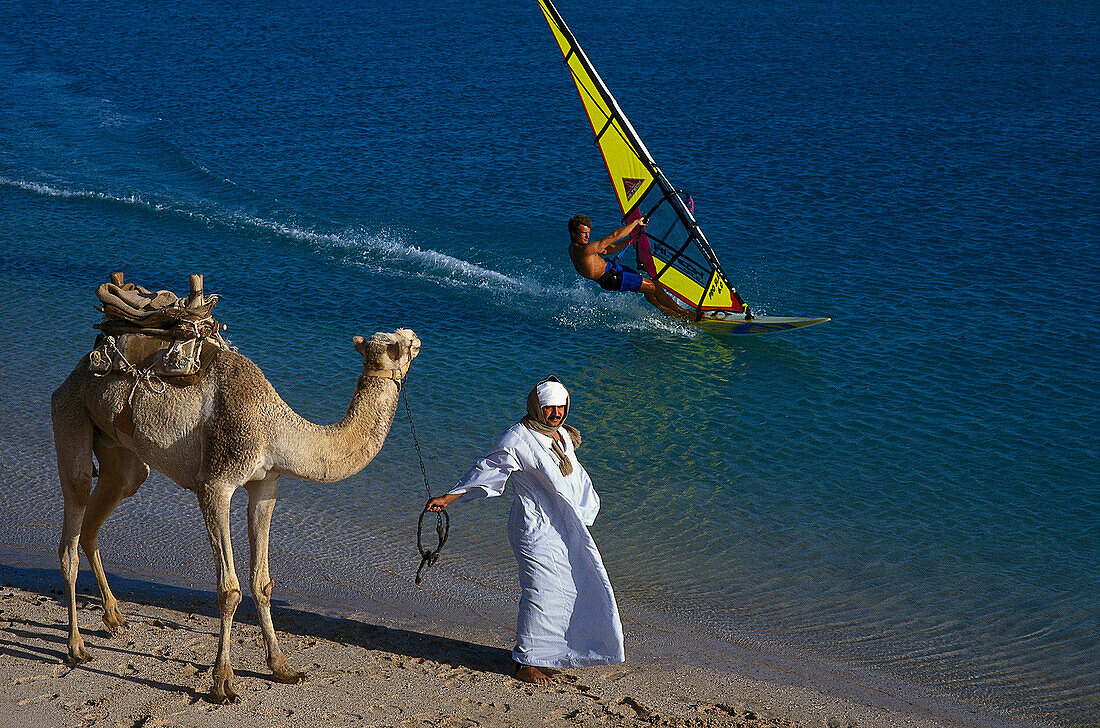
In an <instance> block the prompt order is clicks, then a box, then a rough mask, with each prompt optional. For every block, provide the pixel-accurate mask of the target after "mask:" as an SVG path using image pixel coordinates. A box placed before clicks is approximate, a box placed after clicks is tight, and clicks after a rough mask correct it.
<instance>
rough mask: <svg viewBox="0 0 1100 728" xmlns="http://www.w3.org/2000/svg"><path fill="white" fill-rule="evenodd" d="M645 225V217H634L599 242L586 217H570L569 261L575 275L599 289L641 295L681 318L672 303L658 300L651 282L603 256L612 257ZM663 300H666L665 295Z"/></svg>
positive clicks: (634, 271) (657, 294) (657, 292)
mask: <svg viewBox="0 0 1100 728" xmlns="http://www.w3.org/2000/svg"><path fill="white" fill-rule="evenodd" d="M645 224H646V219H645V218H644V217H639V218H635V219H634V220H632V221H630V222H628V223H627V224H626V225H623V226H622V227H620V228H617V229H616V230H614V231H612V232H611V234H610V235H607V236H605V237H602V238H600V239H599V240H591V239H590V236H591V234H592V220H590V219H589V218H588V216H587V215H574V216H573V217H571V218H569V259H570V260H572V261H573V267H574V268H576V269H577V273H579V274H581V275H582V276H584V277H585V278H588V279H589V280H593V281H596V283H598V284H600V287H601V288H603V289H605V290H608V291H637V292H641V294H642V295H643V296H645V297H646V300H647V301H649V302H650V303H651V304H653V305H654V306H656V307H657V308H659V309H660V310H661V311H663V312H664V313H665V314H666V315H670V316H682V315H684V313H683V312H682V311H680V310H679V309H678V307H675V306H674V305H673V304H672V303H671V301H668V302H666V301H661V300H660V299H659V294H660V293H661V292H660V291H659V290H658V288H657V286H656V285H655V284H654V283H653V281H652V280H650V279H649V278H646V277H645V276H644V275H642V274H641V273H639V272H638V271H636V270H634V269H633V268H630V267H629V266H625V265H622V264H620V263H619V262H618V261H615V260H607V259H606V258H604V257H603V256H605V255H615V254H616V253H618V252H619V251H621V250H622V249H623V248H625V247H626V246H627V245H630V240H631V238H632V236H633V235H634V232H635V230H637V229H638V228H640V227H644V226H645ZM664 297H665V298H667V296H664Z"/></svg>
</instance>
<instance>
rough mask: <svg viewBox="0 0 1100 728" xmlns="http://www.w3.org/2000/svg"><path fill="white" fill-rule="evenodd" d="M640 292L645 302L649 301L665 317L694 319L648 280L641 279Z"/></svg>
mask: <svg viewBox="0 0 1100 728" xmlns="http://www.w3.org/2000/svg"><path fill="white" fill-rule="evenodd" d="M640 290H641V292H642V295H643V296H645V300H647V301H649V303H650V304H651V305H652V306H653V307H654V308H656V309H657V310H658V311H660V312H661V313H663V314H664V315H665V316H668V317H669V318H682V319H693V318H695V317H694V316H693V315H692V314H691V313H690V312H688V311H685V310H684V309H682V308H680V307H679V306H677V305H676V302H675V301H673V300H672V297H671V296H669V295H668V294H667V293H665V292H664V290H662V289H660V288H658V287H657V286H656V284H654V283H653V281H651V280H650V279H648V278H643V279H642V287H641V289H640Z"/></svg>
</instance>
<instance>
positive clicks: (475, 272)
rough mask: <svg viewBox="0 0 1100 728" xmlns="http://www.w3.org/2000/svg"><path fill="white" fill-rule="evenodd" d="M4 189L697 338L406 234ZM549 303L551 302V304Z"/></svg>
mask: <svg viewBox="0 0 1100 728" xmlns="http://www.w3.org/2000/svg"><path fill="white" fill-rule="evenodd" d="M0 187H8V188H12V189H16V190H20V191H23V192H28V193H31V194H36V195H42V196H46V197H55V198H60V199H75V200H89V201H93V202H100V203H108V204H113V205H128V206H133V207H136V208H139V209H141V210H144V211H146V212H151V213H155V214H164V215H171V216H175V217H179V218H181V219H184V220H188V221H191V222H198V223H200V224H203V225H207V226H211V227H221V228H224V229H227V230H234V231H241V230H244V231H248V230H251V231H254V232H259V233H263V234H266V235H273V236H276V237H279V238H283V239H285V240H288V241H294V242H296V243H303V244H305V245H307V246H309V247H310V248H311V249H312V250H313V251H314V252H315V253H316V254H318V255H320V256H324V257H329V258H331V259H334V260H335V261H336V262H339V263H342V264H344V265H353V266H357V267H360V268H365V269H367V270H370V271H372V272H375V273H377V274H379V275H385V276H392V277H397V278H414V279H417V280H420V281H425V282H429V283H431V284H433V285H438V286H445V287H451V288H470V287H474V288H478V289H481V290H484V291H487V292H490V293H493V294H497V295H499V296H503V297H504V300H503V303H504V304H505V305H514V304H515V302H516V297H522V298H523V300H524V301H526V302H527V303H528V304H529V303H530V301H532V300H536V301H539V302H540V303H541V304H544V305H543V306H542V309H543V310H544V311H546V312H547V313H548V314H549V316H550V318H551V319H552V320H554V321H555V322H556V323H558V324H559V325H561V326H564V327H566V328H572V329H574V330H577V329H587V328H610V329H613V330H616V331H624V332H625V331H660V332H662V333H664V334H671V335H673V336H685V337H688V338H692V337H694V336H697V335H698V332H697V331H696V330H695V329H693V328H692V327H690V326H687V325H685V324H683V323H681V322H677V321H673V320H671V319H667V318H665V317H664V316H661V315H660V314H659V313H657V312H656V311H654V310H652V309H650V308H649V306H648V305H646V304H645V303H642V302H641V301H640V299H638V297H636V296H601V295H598V292H597V291H595V290H594V289H593V288H592V286H591V284H588V283H587V282H577V283H575V284H574V285H573V286H572V287H568V288H563V287H560V286H555V285H548V284H545V283H543V282H540V281H538V280H535V279H532V278H523V277H516V276H512V275H508V274H506V273H502V272H500V271H497V270H493V269H492V268H488V267H485V266H483V265H479V264H477V263H474V262H470V261H467V260H463V259H462V258H459V257H456V256H453V255H449V254H447V253H444V252H441V251H438V250H433V249H431V248H426V247H422V246H420V245H417V244H415V243H412V242H409V241H408V240H406V237H405V234H404V233H402V232H400V231H396V230H392V229H388V228H382V229H380V230H377V231H371V230H368V229H366V228H354V229H346V230H342V231H338V232H321V231H318V230H315V229H310V228H308V227H303V226H300V225H294V224H292V223H287V222H282V221H279V220H272V219H266V218H263V217H259V216H256V215H252V214H249V213H247V212H244V211H241V210H230V209H225V208H223V207H221V206H219V205H216V204H214V203H210V202H208V201H207V202H205V205H206V207H207V209H205V210H195V209H188V208H186V207H185V206H183V205H180V204H175V203H171V202H161V201H155V200H152V199H149V198H148V196H145V195H141V194H138V193H130V194H118V193H110V192H101V191H96V190H87V189H66V188H65V187H63V186H59V185H55V184H48V183H44V182H31V181H26V180H16V179H9V178H4V177H0ZM547 302H550V303H549V305H545V304H547Z"/></svg>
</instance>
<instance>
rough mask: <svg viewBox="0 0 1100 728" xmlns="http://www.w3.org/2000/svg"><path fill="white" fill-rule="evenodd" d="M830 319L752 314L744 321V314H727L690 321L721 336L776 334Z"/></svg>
mask: <svg viewBox="0 0 1100 728" xmlns="http://www.w3.org/2000/svg"><path fill="white" fill-rule="evenodd" d="M830 320H831V319H829V318H828V317H819V318H807V317H800V316H754V317H753V318H752V319H750V320H748V321H746V320H745V316H744V314H729V315H724V316H714V315H711V316H703V317H702V318H700V319H699V320H697V321H693V322H692V323H694V324H695V325H696V326H698V327H699V328H700V329H702V330H703V331H705V332H706V333H708V334H710V335H712V336H717V337H723V336H759V335H761V334H778V333H781V332H783V331H792V330H794V329H802V328H805V327H807V326H816V325H817V324H823V323H825V322H826V321H830Z"/></svg>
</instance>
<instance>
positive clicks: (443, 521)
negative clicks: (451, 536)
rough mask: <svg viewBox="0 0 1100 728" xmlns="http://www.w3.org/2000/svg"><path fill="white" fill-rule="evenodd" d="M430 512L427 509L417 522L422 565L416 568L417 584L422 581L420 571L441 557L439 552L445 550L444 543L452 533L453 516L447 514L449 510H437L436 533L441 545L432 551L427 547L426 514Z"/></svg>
mask: <svg viewBox="0 0 1100 728" xmlns="http://www.w3.org/2000/svg"><path fill="white" fill-rule="evenodd" d="M428 513H429V511H428V510H426V509H425V510H424V511H423V512H422V513H421V514H420V518H419V520H417V522H416V548H417V550H418V551H420V567H419V568H417V570H416V583H417V584H419V583H420V582H421V581H422V578H421V576H420V572H421V571H423V570H424V567H425V566H431V565H432V564H434V563H435V562H436V561H437V560H438V559H439V552H440V551H442V550H443V544H445V543H447V534H448V533H450V530H451V517H450V516H449V515H447V511H445V510H442V511H438V512H436V514H435V515H436V522H435V534H436V536H437V537H438V539H439V545H438V546H436V547H435V550H432V551H429V550H427V549H425V548H424V516H426V515H428Z"/></svg>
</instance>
